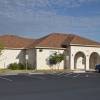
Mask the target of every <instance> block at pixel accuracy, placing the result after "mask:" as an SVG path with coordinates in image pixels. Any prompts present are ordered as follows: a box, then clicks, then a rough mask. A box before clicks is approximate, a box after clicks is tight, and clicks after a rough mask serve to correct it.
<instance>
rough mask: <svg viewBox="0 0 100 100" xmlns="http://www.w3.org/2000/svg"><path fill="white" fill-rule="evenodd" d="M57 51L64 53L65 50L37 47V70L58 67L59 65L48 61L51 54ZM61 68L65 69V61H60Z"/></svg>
mask: <svg viewBox="0 0 100 100" xmlns="http://www.w3.org/2000/svg"><path fill="white" fill-rule="evenodd" d="M55 52H57V53H63V52H64V50H59V49H45V48H37V49H36V69H37V70H50V69H58V66H57V65H53V66H50V64H49V62H48V58H49V56H50V55H51V54H53V53H55ZM59 69H64V61H62V62H61V63H60V65H59Z"/></svg>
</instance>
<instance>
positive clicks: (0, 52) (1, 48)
mask: <svg viewBox="0 0 100 100" xmlns="http://www.w3.org/2000/svg"><path fill="white" fill-rule="evenodd" d="M3 49H4V45H3V44H2V43H0V55H1V54H2V50H3Z"/></svg>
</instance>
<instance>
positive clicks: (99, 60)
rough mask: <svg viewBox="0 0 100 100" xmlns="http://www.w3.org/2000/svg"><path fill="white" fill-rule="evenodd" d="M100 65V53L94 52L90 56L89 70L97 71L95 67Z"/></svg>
mask: <svg viewBox="0 0 100 100" xmlns="http://www.w3.org/2000/svg"><path fill="white" fill-rule="evenodd" d="M97 64H100V56H99V54H98V53H96V52H93V53H92V54H91V55H90V60H89V68H90V70H91V69H95V65H97Z"/></svg>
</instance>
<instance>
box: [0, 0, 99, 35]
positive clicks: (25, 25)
mask: <svg viewBox="0 0 100 100" xmlns="http://www.w3.org/2000/svg"><path fill="white" fill-rule="evenodd" d="M98 1H99V0H0V26H1V27H0V30H1V33H6V32H9V33H20V34H28V33H29V32H32V33H38V34H42V33H49V32H71V33H80V34H81V33H82V34H83V33H93V34H94V33H99V32H100V29H99V27H100V23H99V22H100V16H92V17H88V16H84V17H82V16H78V17H74V16H70V15H66V16H63V15H60V14H57V11H58V10H59V9H67V8H73V9H74V8H75V7H80V6H81V5H84V4H87V3H89V4H90V3H95V2H98ZM38 34H37V35H38Z"/></svg>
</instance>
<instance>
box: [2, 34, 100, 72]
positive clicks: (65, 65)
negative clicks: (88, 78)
mask: <svg viewBox="0 0 100 100" xmlns="http://www.w3.org/2000/svg"><path fill="white" fill-rule="evenodd" d="M0 43H2V44H3V45H4V50H3V51H2V54H1V55H0V68H7V66H8V65H9V64H11V63H14V62H16V63H23V64H24V63H26V60H27V62H28V64H29V65H30V66H31V67H34V68H35V69H37V70H49V69H51V66H50V64H49V63H48V58H49V56H50V55H52V54H53V53H55V52H57V53H63V54H64V60H63V61H62V62H61V63H60V65H59V69H70V70H87V71H88V70H94V68H95V65H96V64H99V63H100V43H99V42H96V41H93V40H90V39H87V38H84V37H81V36H77V35H73V34H63V33H51V34H49V35H47V36H44V37H41V38H39V39H28V38H23V37H19V36H14V35H2V36H0ZM53 68H54V69H57V65H53Z"/></svg>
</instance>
